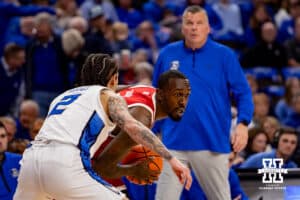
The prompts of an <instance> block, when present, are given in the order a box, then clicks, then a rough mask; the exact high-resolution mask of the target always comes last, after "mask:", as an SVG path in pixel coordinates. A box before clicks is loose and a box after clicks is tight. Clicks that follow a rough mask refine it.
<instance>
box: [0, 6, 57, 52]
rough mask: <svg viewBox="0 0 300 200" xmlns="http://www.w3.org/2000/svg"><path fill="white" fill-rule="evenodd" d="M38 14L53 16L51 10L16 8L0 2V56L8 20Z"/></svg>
mask: <svg viewBox="0 0 300 200" xmlns="http://www.w3.org/2000/svg"><path fill="white" fill-rule="evenodd" d="M39 12H48V13H51V14H55V11H54V9H53V8H48V7H41V6H34V5H30V6H17V5H15V4H13V3H7V2H0V30H1V31H0V55H2V52H3V46H4V38H5V37H4V36H5V33H6V29H7V27H8V24H9V22H10V19H11V18H12V17H15V16H30V15H35V14H37V13H39Z"/></svg>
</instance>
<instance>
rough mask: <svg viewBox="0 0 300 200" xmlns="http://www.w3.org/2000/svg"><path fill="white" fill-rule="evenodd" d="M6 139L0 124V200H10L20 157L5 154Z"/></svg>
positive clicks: (3, 128)
mask: <svg viewBox="0 0 300 200" xmlns="http://www.w3.org/2000/svg"><path fill="white" fill-rule="evenodd" d="M7 143H8V137H7V132H6V129H5V127H4V125H3V123H2V122H0V199H1V200H12V199H13V195H14V193H15V190H16V187H17V183H18V182H17V178H18V175H19V169H20V164H19V161H20V160H21V158H22V156H21V155H18V154H14V153H9V152H6V150H7Z"/></svg>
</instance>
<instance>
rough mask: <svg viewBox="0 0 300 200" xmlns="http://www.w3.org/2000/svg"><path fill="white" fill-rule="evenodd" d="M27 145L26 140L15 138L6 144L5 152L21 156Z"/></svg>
mask: <svg viewBox="0 0 300 200" xmlns="http://www.w3.org/2000/svg"><path fill="white" fill-rule="evenodd" d="M29 144H30V142H29V140H27V139H22V138H15V139H13V140H12V141H11V142H10V143H9V144H8V147H7V151H8V152H11V153H16V154H21V155H22V154H23V153H24V151H25V149H26V148H27V147H28V145H29Z"/></svg>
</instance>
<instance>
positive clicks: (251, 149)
mask: <svg viewBox="0 0 300 200" xmlns="http://www.w3.org/2000/svg"><path fill="white" fill-rule="evenodd" d="M248 132H249V138H248V143H247V146H246V148H245V150H244V151H242V152H241V153H240V156H242V157H243V158H244V159H245V160H246V159H247V158H249V156H251V155H253V154H256V153H260V152H265V151H266V148H267V144H268V136H267V133H266V132H265V131H264V130H263V129H262V128H257V127H254V128H251V129H249V131H248Z"/></svg>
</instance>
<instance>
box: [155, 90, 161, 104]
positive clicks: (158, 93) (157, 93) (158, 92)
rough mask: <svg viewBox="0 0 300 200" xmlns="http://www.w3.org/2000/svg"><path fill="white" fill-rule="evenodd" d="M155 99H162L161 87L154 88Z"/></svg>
mask: <svg viewBox="0 0 300 200" xmlns="http://www.w3.org/2000/svg"><path fill="white" fill-rule="evenodd" d="M156 99H157V100H158V101H159V102H161V101H162V100H163V91H162V90H161V89H157V90H156Z"/></svg>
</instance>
